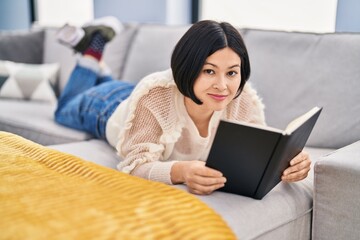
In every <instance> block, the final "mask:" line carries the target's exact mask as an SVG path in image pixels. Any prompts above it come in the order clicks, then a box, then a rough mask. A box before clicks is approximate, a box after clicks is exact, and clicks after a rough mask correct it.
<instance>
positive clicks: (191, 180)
mask: <svg viewBox="0 0 360 240" xmlns="http://www.w3.org/2000/svg"><path fill="white" fill-rule="evenodd" d="M171 181H172V182H173V183H174V184H177V183H185V184H186V186H187V187H188V190H189V192H191V193H194V194H199V195H208V194H210V193H212V192H213V191H215V190H216V189H218V188H221V187H223V186H224V184H225V182H226V178H225V177H224V176H223V174H222V173H221V172H219V171H217V170H215V169H212V168H209V167H206V166H205V162H203V161H197V160H194V161H180V162H176V163H174V165H173V166H172V168H171Z"/></svg>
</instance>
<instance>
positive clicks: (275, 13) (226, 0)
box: [200, 0, 337, 32]
mask: <svg viewBox="0 0 360 240" xmlns="http://www.w3.org/2000/svg"><path fill="white" fill-rule="evenodd" d="M336 7H337V0H223V1H216V0H201V1H200V9H201V10H200V19H214V20H218V21H228V22H230V23H231V24H233V25H235V26H238V27H244V28H260V29H273V30H287V31H305V32H334V31H335V24H336Z"/></svg>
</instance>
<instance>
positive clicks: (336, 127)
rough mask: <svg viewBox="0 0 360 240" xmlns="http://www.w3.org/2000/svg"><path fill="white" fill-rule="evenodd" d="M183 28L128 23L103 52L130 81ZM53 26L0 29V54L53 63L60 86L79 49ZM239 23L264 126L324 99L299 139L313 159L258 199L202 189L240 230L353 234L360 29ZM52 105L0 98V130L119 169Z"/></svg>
mask: <svg viewBox="0 0 360 240" xmlns="http://www.w3.org/2000/svg"><path fill="white" fill-rule="evenodd" d="M187 28H188V26H171V27H170V26H160V25H145V24H127V25H126V26H125V30H124V31H123V32H122V33H121V34H120V35H118V36H117V37H116V38H115V39H114V40H113V41H112V42H111V43H110V44H109V45H108V46H107V47H106V49H105V54H104V59H105V61H106V62H107V63H108V65H109V66H110V68H111V69H112V71H113V75H114V76H115V77H116V78H118V79H124V80H128V81H135V82H136V81H138V80H139V79H141V78H142V77H144V76H145V75H146V74H149V73H151V72H153V71H158V70H164V69H166V68H168V67H169V60H170V55H171V51H172V48H173V47H174V45H175V43H176V41H177V40H178V39H179V38H180V37H181V35H182V34H183V33H184V32H185V31H186V29H187ZM55 31H56V30H55V29H45V30H43V29H35V30H33V31H31V32H28V33H1V35H0V59H3V60H11V61H15V62H26V63H38V64H40V63H54V62H58V63H60V66H61V68H60V72H59V76H58V81H57V84H56V85H55V90H56V92H57V94H59V92H61V90H62V89H63V87H64V85H65V83H66V81H67V79H68V76H69V74H70V72H71V69H72V68H73V67H74V64H75V62H76V57H75V55H74V54H73V52H72V51H71V50H69V49H67V48H65V47H63V46H61V45H60V44H58V43H57V42H56V40H55ZM240 31H241V33H242V34H243V37H244V40H245V42H246V44H247V46H248V50H249V55H250V60H251V65H252V74H251V77H250V82H251V84H252V85H253V86H254V87H255V88H256V89H257V90H258V93H259V94H260V95H261V97H262V98H263V101H264V103H265V105H266V109H265V114H266V119H267V123H268V125H270V126H274V127H279V128H284V127H285V126H286V124H287V123H288V122H289V121H290V120H291V119H292V118H294V117H296V116H297V115H300V114H301V113H303V112H305V111H307V110H309V109H310V108H311V107H313V106H315V105H317V106H322V107H323V112H322V115H321V116H320V118H319V120H318V123H317V125H316V126H315V128H314V130H313V133H312V135H311V136H310V139H309V141H308V144H307V146H306V150H307V151H308V152H309V153H310V155H311V157H312V160H313V165H314V166H313V168H312V171H311V173H310V175H309V176H308V177H307V178H306V179H305V180H303V181H300V182H297V183H292V184H287V183H280V184H278V185H277V186H276V187H275V188H274V189H273V190H272V191H271V192H270V193H269V194H268V195H266V196H265V197H264V198H263V199H262V200H254V199H251V198H247V197H242V196H238V195H233V194H227V193H222V192H215V193H213V194H212V195H210V196H199V198H200V199H201V200H202V201H204V202H205V203H207V204H208V205H209V206H210V207H212V208H213V209H214V210H215V211H217V212H218V213H219V214H220V215H221V216H222V217H223V218H224V220H225V221H227V223H228V224H229V226H230V227H231V228H232V230H233V231H234V232H235V234H236V235H237V236H238V238H241V239H311V238H313V239H358V238H359V236H360V228H359V226H360V215H359V213H360V201H359V200H358V199H360V185H359V184H358V182H359V180H360V141H359V140H360V104H359V102H360V34H350V33H337V34H312V33H297V32H280V31H265V30H255V29H240ZM25 46H26V47H25ZM54 108H55V104H54V103H44V102H41V101H24V100H14V99H9V98H1V99H0V112H1V114H0V130H1V131H9V132H13V133H16V134H19V135H21V136H24V137H26V138H28V139H30V140H33V141H35V142H38V143H41V144H43V145H48V146H50V147H51V148H54V149H58V150H60V151H64V152H68V153H71V154H74V155H77V156H80V157H82V158H83V159H85V160H88V161H92V162H95V163H97V164H100V165H103V166H106V167H110V168H116V164H117V163H118V161H119V159H118V158H117V156H116V153H115V151H114V149H112V148H111V147H109V145H107V144H106V142H104V141H101V140H96V139H94V138H93V137H92V136H90V135H88V134H85V133H83V132H79V131H76V130H73V129H69V128H66V127H63V126H60V125H58V124H56V123H55V122H54V121H53V111H54ZM175 187H177V188H180V189H183V190H186V188H185V187H184V186H182V185H178V186H175Z"/></svg>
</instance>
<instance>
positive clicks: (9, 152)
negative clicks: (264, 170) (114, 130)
mask: <svg viewBox="0 0 360 240" xmlns="http://www.w3.org/2000/svg"><path fill="white" fill-rule="evenodd" d="M0 218H1V220H0V235H1V238H2V239H156V240H157V239H235V236H234V234H233V233H232V231H231V230H230V229H229V227H228V226H227V225H226V223H225V222H224V221H223V219H222V218H221V217H220V216H219V215H217V214H216V213H215V212H214V211H213V210H212V209H211V208H209V207H207V205H205V204H204V203H202V202H201V201H200V200H199V199H197V198H196V197H195V196H192V195H191V194H188V193H186V192H184V191H181V190H178V189H175V188H173V187H170V186H167V185H165V184H161V183H156V182H151V181H147V180H144V179H140V178H137V177H133V176H130V175H127V174H123V173H121V172H118V171H116V170H112V169H108V168H105V167H102V166H98V165H96V164H93V163H90V162H87V161H84V160H82V159H80V158H77V157H75V156H72V155H69V154H65V153H61V152H59V151H56V150H53V149H50V148H47V147H44V146H41V145H38V144H36V143H33V142H31V141H29V140H26V139H24V138H21V137H19V136H17V135H14V134H10V133H6V132H0Z"/></svg>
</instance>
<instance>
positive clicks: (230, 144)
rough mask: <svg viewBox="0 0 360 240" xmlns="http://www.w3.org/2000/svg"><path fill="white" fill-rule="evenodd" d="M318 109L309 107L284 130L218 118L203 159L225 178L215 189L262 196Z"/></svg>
mask: <svg viewBox="0 0 360 240" xmlns="http://www.w3.org/2000/svg"><path fill="white" fill-rule="evenodd" d="M321 110H322V108H319V107H315V108H313V109H311V110H310V111H308V112H307V113H305V114H303V115H301V116H300V117H298V118H296V119H295V120H293V121H291V122H290V123H289V124H288V126H287V127H286V129H285V130H280V129H276V128H272V127H267V126H260V125H255V124H249V123H242V122H235V121H225V120H221V121H220V123H219V126H218V130H217V132H216V135H215V139H214V142H213V145H212V147H211V150H210V153H209V156H208V159H207V161H206V166H208V167H211V168H214V169H217V170H219V171H220V172H222V173H223V175H224V176H225V177H226V179H227V182H226V183H225V186H224V187H223V188H221V189H219V190H220V191H225V192H231V193H236V194H239V195H243V196H248V197H252V198H255V199H261V198H263V197H264V196H265V195H266V194H267V193H268V192H269V191H270V190H271V189H273V188H274V187H275V185H277V184H278V183H279V182H280V181H281V175H282V172H283V171H284V170H285V169H286V168H287V167H288V166H289V162H290V160H291V159H293V158H294V157H295V156H296V155H297V154H299V153H300V152H301V151H302V149H303V148H304V146H305V144H306V141H307V139H308V138H309V136H310V133H311V131H312V129H313V127H314V125H315V123H316V121H317V119H318V117H319V115H320V112H321Z"/></svg>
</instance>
